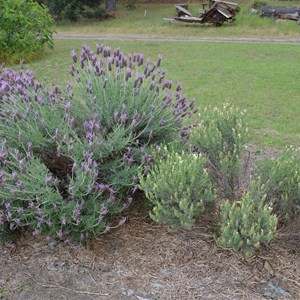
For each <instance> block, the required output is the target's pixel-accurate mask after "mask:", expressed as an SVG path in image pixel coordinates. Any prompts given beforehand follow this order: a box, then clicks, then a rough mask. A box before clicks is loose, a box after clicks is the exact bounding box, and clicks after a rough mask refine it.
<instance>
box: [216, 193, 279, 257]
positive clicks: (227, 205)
mask: <svg viewBox="0 0 300 300" xmlns="http://www.w3.org/2000/svg"><path fill="white" fill-rule="evenodd" d="M221 218H222V223H221V231H220V237H219V238H218V239H217V242H218V243H219V244H220V245H223V246H225V247H230V248H232V249H233V250H234V251H235V252H237V253H241V254H243V255H246V256H250V255H252V254H253V250H254V249H258V248H259V247H260V245H261V244H263V243H269V242H270V241H271V240H272V239H273V238H274V237H275V234H276V226H277V217H276V216H275V215H274V214H273V213H272V208H271V207H268V206H265V205H264V199H263V198H262V199H257V200H254V199H253V198H252V197H251V195H250V194H247V195H245V196H244V197H243V198H242V199H241V201H234V202H229V201H228V200H226V201H225V202H224V203H223V204H222V205H221Z"/></svg>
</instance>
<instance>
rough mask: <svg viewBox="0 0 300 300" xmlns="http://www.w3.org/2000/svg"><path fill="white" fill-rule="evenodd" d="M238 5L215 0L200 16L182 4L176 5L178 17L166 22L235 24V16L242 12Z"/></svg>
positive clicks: (166, 19)
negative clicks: (194, 14)
mask: <svg viewBox="0 0 300 300" xmlns="http://www.w3.org/2000/svg"><path fill="white" fill-rule="evenodd" d="M237 5H238V4H237V3H234V2H227V1H220V0H213V1H211V2H210V8H209V9H208V10H204V9H203V10H201V14H200V16H193V15H192V14H191V13H190V12H189V11H188V10H187V6H186V5H185V6H184V7H183V6H181V5H180V4H178V5H175V7H176V12H177V14H176V16H175V17H174V18H172V19H170V18H165V19H164V20H165V21H169V22H170V21H180V22H186V23H200V24H210V25H215V26H221V25H222V24H223V23H224V22H233V21H234V20H235V15H236V14H237V13H238V12H239V11H240V8H239V7H238V6H237Z"/></svg>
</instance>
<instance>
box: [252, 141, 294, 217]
mask: <svg viewBox="0 0 300 300" xmlns="http://www.w3.org/2000/svg"><path fill="white" fill-rule="evenodd" d="M299 152H300V151H299V148H298V149H297V148H295V147H289V148H286V149H285V151H284V152H283V153H282V154H281V155H279V156H278V157H277V158H276V159H265V160H262V161H261V162H260V163H259V164H258V168H257V171H256V175H257V176H260V178H261V180H262V182H263V183H264V186H263V192H264V193H265V194H266V195H267V197H266V203H267V204H268V205H272V207H273V211H274V213H275V214H276V215H277V216H278V217H279V219H280V220H281V221H288V220H290V219H291V218H293V217H295V216H297V215H299V212H300V156H299V154H300V153H299Z"/></svg>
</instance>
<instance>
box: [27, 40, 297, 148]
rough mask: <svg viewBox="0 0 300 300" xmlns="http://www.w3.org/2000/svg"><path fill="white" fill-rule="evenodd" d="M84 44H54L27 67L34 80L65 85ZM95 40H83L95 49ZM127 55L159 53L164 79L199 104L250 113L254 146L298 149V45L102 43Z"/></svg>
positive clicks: (71, 42) (69, 41) (79, 42)
mask: <svg viewBox="0 0 300 300" xmlns="http://www.w3.org/2000/svg"><path fill="white" fill-rule="evenodd" d="M84 42H85V41H83V40H82V41H81V40H68V41H62V40H60V41H56V45H55V49H54V51H47V52H46V54H45V55H44V56H43V57H42V58H40V59H39V60H37V61H35V62H34V63H31V64H30V67H31V68H32V69H33V70H34V71H36V74H37V77H38V78H39V79H42V78H43V77H44V76H46V77H47V80H48V81H49V82H55V83H57V84H59V85H63V84H66V83H67V82H68V78H69V75H68V66H69V65H70V64H71V58H70V51H71V50H72V49H77V50H79V49H80V47H81V45H82V44H83V43H84ZM96 42H98V43H100V41H87V43H88V44H90V45H91V46H94V45H95V44H96ZM106 44H107V45H109V46H111V47H114V48H115V47H120V48H121V49H122V50H123V51H124V52H125V53H129V52H142V53H145V54H146V56H147V57H150V58H151V59H156V58H157V55H158V54H159V53H160V54H162V55H163V57H164V60H163V67H165V68H166V69H167V70H168V73H167V74H168V77H169V78H170V79H173V80H174V81H175V82H177V81H181V82H182V83H183V89H184V93H185V95H187V96H188V97H189V98H196V99H197V102H198V104H199V105H200V106H201V107H203V106H206V105H217V104H220V103H222V102H230V103H234V104H236V105H237V106H239V107H240V108H243V109H246V110H247V111H248V120H249V126H250V132H251V139H252V143H256V144H259V145H261V146H273V147H282V146H284V145H289V144H294V145H300V85H299V78H300V60H299V57H300V47H299V46H298V45H274V44H242V43H209V42H205V43H204V42H200V43H199V42H198V43H197V42H185V43H178V42H128V41H126V42H125V41H122V42H116V41H114V42H106Z"/></svg>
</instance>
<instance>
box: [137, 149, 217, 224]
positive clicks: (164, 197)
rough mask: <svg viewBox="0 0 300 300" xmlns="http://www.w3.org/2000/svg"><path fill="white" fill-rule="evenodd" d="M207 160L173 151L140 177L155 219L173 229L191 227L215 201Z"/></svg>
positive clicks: (141, 186)
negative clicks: (145, 174)
mask: <svg viewBox="0 0 300 300" xmlns="http://www.w3.org/2000/svg"><path fill="white" fill-rule="evenodd" d="M205 163H206V159H205V158H204V157H201V156H199V155H196V154H191V153H186V152H182V153H176V152H169V153H168V154H166V156H165V157H164V156H163V157H162V158H161V159H160V160H159V161H158V162H157V163H156V164H155V165H154V167H153V168H152V169H151V170H150V172H149V174H148V175H147V176H146V177H143V175H142V174H140V175H139V179H140V188H141V189H142V190H143V191H144V192H145V194H146V197H147V199H148V200H149V201H150V203H151V204H152V205H153V210H152V212H151V213H150V216H151V218H152V219H153V220H154V221H155V222H157V223H161V224H169V225H170V226H171V227H174V228H176V227H183V228H191V226H192V225H193V224H194V221H195V218H196V217H197V216H198V215H199V214H200V213H202V212H203V211H204V210H205V208H206V207H207V206H209V205H211V204H212V203H213V201H214V199H215V191H214V189H213V186H212V184H211V182H210V179H209V175H208V173H207V171H206V169H205Z"/></svg>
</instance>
